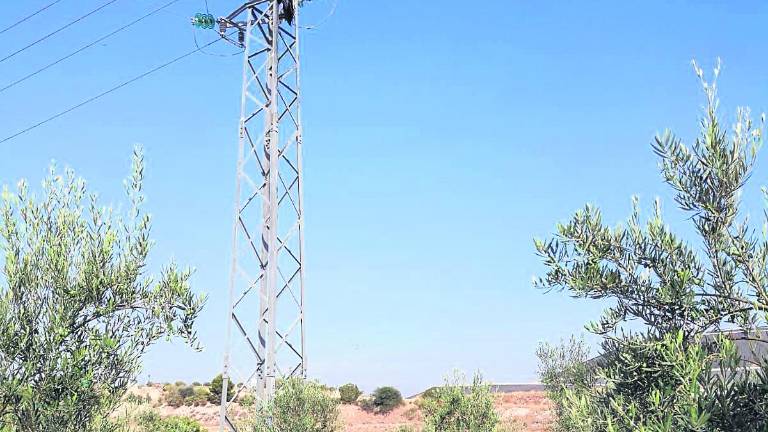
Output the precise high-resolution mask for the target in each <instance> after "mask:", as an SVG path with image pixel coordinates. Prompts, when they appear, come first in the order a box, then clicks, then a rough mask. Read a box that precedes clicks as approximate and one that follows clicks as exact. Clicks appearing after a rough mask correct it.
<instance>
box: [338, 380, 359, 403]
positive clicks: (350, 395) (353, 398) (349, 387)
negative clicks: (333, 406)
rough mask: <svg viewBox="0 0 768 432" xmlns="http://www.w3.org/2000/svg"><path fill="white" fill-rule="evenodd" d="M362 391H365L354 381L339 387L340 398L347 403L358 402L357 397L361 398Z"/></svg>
mask: <svg viewBox="0 0 768 432" xmlns="http://www.w3.org/2000/svg"><path fill="white" fill-rule="evenodd" d="M362 393H363V392H361V391H360V389H359V388H357V386H356V385H354V384H352V383H348V384H344V385H343V386H341V387H339V398H340V399H341V402H342V403H345V404H353V403H355V402H357V398H359V397H360V395H361V394H362Z"/></svg>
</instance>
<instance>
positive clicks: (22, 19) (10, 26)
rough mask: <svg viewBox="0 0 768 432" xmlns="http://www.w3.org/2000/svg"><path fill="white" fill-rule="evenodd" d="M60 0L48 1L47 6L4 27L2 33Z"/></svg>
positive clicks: (0, 32)
mask: <svg viewBox="0 0 768 432" xmlns="http://www.w3.org/2000/svg"><path fill="white" fill-rule="evenodd" d="M60 1H61V0H55V1H52V2H50V3H48V4H47V5H45V6H43V7H41V8H40V9H38V10H36V11H34V12H32V13H31V14H29V15H27V16H25V17H24V18H21V19H20V20H18V21H16V22H15V23H13V24H11V25H9V26H8V27H6V28H4V29H2V30H0V34H3V33H5V32H7V31H8V30H10V29H12V28H14V27H16V26H17V25H19V24H21V23H23V22H24V21H26V20H28V19H30V18H32V17H34V16H35V15H37V14H39V13H40V12H43V11H45V10H46V9H48V8H49V7H51V6H53V5H55V4H56V3H58V2H60Z"/></svg>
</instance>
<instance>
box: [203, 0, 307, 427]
mask: <svg viewBox="0 0 768 432" xmlns="http://www.w3.org/2000/svg"><path fill="white" fill-rule="evenodd" d="M299 3H300V0H255V1H249V2H246V3H245V4H243V5H242V6H240V7H239V8H238V9H237V10H235V11H234V12H232V13H231V14H230V15H229V16H227V17H225V18H220V19H219V20H218V23H219V30H220V33H221V36H222V37H224V38H226V39H228V40H230V41H232V42H233V43H235V44H237V45H239V46H241V47H242V48H243V50H244V61H243V87H242V96H241V114H240V131H239V134H240V135H239V149H238V162H237V183H236V199H235V220H234V226H233V229H232V236H233V248H232V267H231V274H230V286H229V290H230V293H229V294H230V302H229V313H228V317H227V320H228V322H227V335H226V338H227V340H226V353H225V355H224V368H223V380H224V383H223V391H222V399H221V419H220V421H221V428H220V430H222V431H225V430H226V431H235V430H237V429H236V426H235V425H234V413H232V411H231V406H230V404H229V403H228V402H227V399H228V398H230V397H231V396H232V395H231V393H230V395H229V397H228V395H227V387H228V385H227V382H228V381H232V382H235V383H238V384H243V386H241V387H237V388H236V389H235V393H236V394H238V393H240V392H242V391H253V392H254V394H255V395H256V396H257V397H258V398H259V399H261V400H262V401H265V400H268V399H270V398H271V397H272V395H273V393H274V390H275V380H276V378H279V377H285V376H302V377H304V376H306V368H307V363H306V357H305V351H304V232H303V228H304V223H303V221H304V218H303V214H304V212H303V203H302V187H303V185H302V159H301V158H302V155H301V151H302V138H301V117H300V113H299V103H300V100H301V91H300V85H299V64H300V63H299V25H298V21H299V17H298V14H299ZM233 34H237V39H236V40H232V39H230V37H231V36H232V35H233Z"/></svg>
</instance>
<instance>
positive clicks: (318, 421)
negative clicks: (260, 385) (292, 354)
mask: <svg viewBox="0 0 768 432" xmlns="http://www.w3.org/2000/svg"><path fill="white" fill-rule="evenodd" d="M270 420H271V421H270ZM243 426H244V427H243V429H242V430H244V431H246V432H336V431H338V430H339V427H340V424H339V402H338V400H337V399H336V398H334V397H333V396H332V395H331V394H330V393H329V392H328V391H327V390H326V389H325V388H324V387H323V386H321V385H320V384H319V383H317V382H314V381H304V380H303V379H301V378H297V377H294V378H287V379H284V380H281V381H280V383H279V384H278V386H277V389H276V391H275V396H274V398H273V399H272V401H270V402H269V403H267V404H266V405H261V406H259V407H257V408H256V411H255V412H253V413H252V415H251V417H250V419H249V420H247V421H246V422H245V424H244V425H243Z"/></svg>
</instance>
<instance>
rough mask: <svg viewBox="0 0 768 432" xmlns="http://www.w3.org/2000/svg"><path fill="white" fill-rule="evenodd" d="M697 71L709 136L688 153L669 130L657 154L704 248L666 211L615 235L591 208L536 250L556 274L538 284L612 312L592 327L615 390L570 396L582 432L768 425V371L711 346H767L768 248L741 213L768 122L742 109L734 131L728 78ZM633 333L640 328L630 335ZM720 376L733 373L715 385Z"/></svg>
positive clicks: (604, 374)
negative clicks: (726, 95) (723, 100)
mask: <svg viewBox="0 0 768 432" xmlns="http://www.w3.org/2000/svg"><path fill="white" fill-rule="evenodd" d="M695 69H696V72H697V75H698V76H699V78H700V80H701V82H702V85H703V88H704V93H705V95H706V106H705V112H704V116H703V118H702V120H701V123H700V135H699V137H698V138H697V139H696V140H695V141H694V143H693V145H692V146H690V147H689V146H686V145H685V144H683V142H682V140H680V139H679V138H677V137H676V136H675V135H673V134H672V133H671V132H669V131H667V132H665V133H663V134H661V135H659V136H657V137H656V138H655V140H654V141H653V144H652V148H653V151H654V152H655V153H656V154H657V155H658V156H659V158H660V170H661V174H662V178H663V180H664V182H665V183H666V184H667V185H669V186H670V187H671V188H672V190H673V192H674V194H675V201H676V202H677V204H678V206H679V208H680V209H681V210H682V211H683V212H684V214H685V216H686V218H687V220H688V221H690V223H691V224H692V228H693V232H694V233H695V234H696V236H697V238H696V239H695V241H686V240H683V239H682V238H680V237H679V236H678V235H676V234H675V233H673V232H672V231H671V229H670V228H669V227H668V226H667V225H666V224H665V222H664V220H663V218H662V212H661V205H660V203H659V201H658V200H657V201H656V203H655V205H654V211H653V213H652V214H651V216H650V218H649V220H648V221H647V222H641V217H640V207H639V204H638V200H637V199H633V205H632V207H633V210H632V214H631V216H630V217H629V220H628V222H627V224H626V225H619V226H617V227H614V228H611V227H609V226H607V225H605V223H604V222H603V220H602V217H601V214H600V211H599V210H598V209H597V208H595V207H593V206H590V205H588V206H586V207H585V208H584V209H583V210H580V211H578V212H576V214H575V215H574V216H573V218H572V219H571V220H570V221H569V222H567V223H565V224H561V225H558V227H557V233H556V235H555V236H553V237H552V238H550V239H547V240H544V241H542V240H537V241H536V242H535V245H536V249H537V252H538V254H539V255H540V256H541V257H542V259H543V262H544V264H545V265H546V266H547V273H546V275H545V276H544V277H543V278H540V279H538V280H537V281H536V285H537V286H539V287H541V288H543V289H546V290H565V291H567V292H568V293H569V294H570V295H571V296H574V297H578V298H591V299H601V300H607V304H609V306H608V307H607V308H606V310H605V311H604V313H603V315H602V316H601V317H600V318H599V319H598V320H597V321H596V322H594V323H591V324H590V325H589V326H588V329H589V330H590V331H592V332H594V333H595V334H597V335H600V336H601V337H602V338H603V343H602V349H603V353H604V354H603V357H602V358H601V362H600V365H598V370H599V373H600V380H601V381H602V382H603V383H604V386H593V387H592V388H587V389H569V388H564V389H563V396H564V401H565V406H564V408H565V412H566V413H569V414H568V415H570V417H571V418H572V419H575V420H577V421H578V422H581V424H578V425H576V426H574V428H573V430H585V431H592V430H595V431H607V430H611V431H618V430H621V431H624V430H626V431H629V430H632V431H634V430H648V431H662V430H664V431H667V430H670V431H671V430H675V431H677V430H681V431H685V430H697V431H698V430H708V431H709V430H711V431H715V430H716V431H721V430H722V431H726V430H727V431H733V430H744V431H747V430H764V429H765V428H766V425H767V424H768V415H767V414H768V410H767V409H766V407H765V406H764V405H761V406H758V405H759V404H755V403H749V402H748V401H747V399H748V398H755V397H756V398H758V400H766V397H767V396H768V390H766V389H768V386H766V385H765V384H766V383H767V382H768V380H766V379H765V376H766V365H765V362H764V361H761V362H760V363H759V364H758V365H756V366H757V368H758V371H757V372H747V371H744V370H743V368H740V359H739V355H738V352H737V351H736V350H735V348H734V347H733V344H732V342H731V341H728V340H726V339H725V338H720V339H717V340H714V341H709V343H704V341H702V335H703V334H704V333H705V332H710V331H715V330H717V329H719V328H721V327H727V328H738V329H742V330H743V332H742V333H734V335H735V336H738V337H743V338H747V339H752V338H756V333H755V331H756V328H757V327H759V326H761V325H763V324H765V322H766V313H767V312H768V238H767V237H766V231H765V230H763V232H762V233H760V232H759V230H756V229H755V228H754V227H753V226H752V225H750V223H749V220H748V219H747V218H746V217H745V216H744V215H743V214H742V212H740V207H741V202H740V196H741V192H742V190H743V187H744V186H745V185H746V184H747V181H748V179H749V178H750V174H751V173H752V171H753V168H754V164H755V162H756V158H757V152H758V149H759V147H760V145H761V143H762V137H763V129H764V117H763V122H762V123H761V124H760V125H756V124H754V123H753V121H752V119H751V117H750V112H749V110H748V109H743V108H741V109H738V110H737V114H736V121H735V124H734V126H733V128H732V130H731V132H730V133H728V132H727V131H726V129H725V128H724V127H723V126H722V123H721V121H720V118H719V116H718V110H717V107H718V100H717V91H716V79H715V82H712V83H709V82H706V81H705V79H704V74H703V73H702V71H701V69H700V68H698V67H695ZM718 71H719V66H718V68H717V69H716V70H715V78H717V74H718ZM764 193H765V192H764ZM766 198H768V194H766ZM765 223H768V219H766V221H765ZM629 321H636V322H639V324H640V325H639V326H638V327H639V330H637V329H636V330H634V331H629V330H628V329H627V327H626V326H625V324H626V323H627V322H629ZM636 328H637V327H636ZM715 366H718V367H720V369H721V370H722V371H723V372H722V373H716V374H715V373H713V372H712V369H713V367H715ZM729 368H730V369H729ZM737 413H739V414H738V415H739V416H740V418H739V419H737V418H736V416H737ZM736 420H738V422H740V423H741V424H742V426H739V425H738V424H736V423H734V422H735V421H736ZM744 425H748V426H744Z"/></svg>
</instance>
